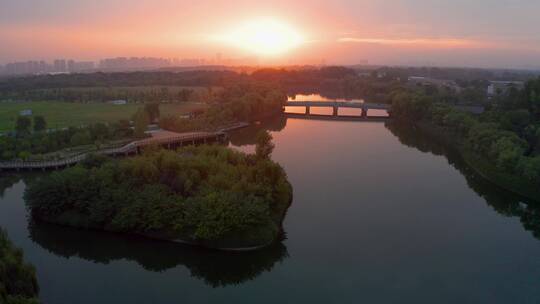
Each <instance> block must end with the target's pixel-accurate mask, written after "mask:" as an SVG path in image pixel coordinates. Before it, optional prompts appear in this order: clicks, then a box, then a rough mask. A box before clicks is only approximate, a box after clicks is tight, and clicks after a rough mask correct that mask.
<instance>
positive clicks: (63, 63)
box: [0, 59, 95, 75]
mask: <svg viewBox="0 0 540 304" xmlns="http://www.w3.org/2000/svg"><path fill="white" fill-rule="evenodd" d="M94 69H95V64H94V62H93V61H74V60H65V59H57V60H54V61H53V62H52V63H48V62H45V61H43V60H40V61H22V62H13V63H8V64H6V65H4V66H2V65H0V74H3V75H35V74H58V73H81V72H88V71H92V70H94Z"/></svg>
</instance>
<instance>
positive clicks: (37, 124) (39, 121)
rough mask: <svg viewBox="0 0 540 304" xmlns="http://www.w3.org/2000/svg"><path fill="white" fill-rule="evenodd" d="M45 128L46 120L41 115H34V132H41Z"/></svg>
mask: <svg viewBox="0 0 540 304" xmlns="http://www.w3.org/2000/svg"><path fill="white" fill-rule="evenodd" d="M45 130H47V121H46V120H45V117H43V116H41V115H36V116H34V132H42V131H45Z"/></svg>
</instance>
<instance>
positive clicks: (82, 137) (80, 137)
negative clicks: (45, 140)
mask: <svg viewBox="0 0 540 304" xmlns="http://www.w3.org/2000/svg"><path fill="white" fill-rule="evenodd" d="M91 142H92V139H91V137H90V134H89V132H88V131H84V130H83V131H79V132H77V133H75V134H73V136H72V137H71V140H70V143H71V144H72V145H73V146H82V145H87V144H90V143H91Z"/></svg>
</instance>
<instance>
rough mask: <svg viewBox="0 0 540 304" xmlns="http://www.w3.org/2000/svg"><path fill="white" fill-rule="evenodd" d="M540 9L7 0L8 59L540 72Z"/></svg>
mask: <svg viewBox="0 0 540 304" xmlns="http://www.w3.org/2000/svg"><path fill="white" fill-rule="evenodd" d="M539 10H540V3H538V2H535V1H533V0H520V1H504V0H495V1H488V0H481V1H475V2H474V3H471V2H470V1H465V0H458V1H453V2H451V3H449V2H445V1H441V0H436V1H427V0H396V1H392V2H391V3H388V2H386V3H378V2H375V1H367V0H360V1H352V0H340V1H334V2H329V1H320V0H315V1H307V0H306V1H296V2H294V3H291V2H290V1H284V0H283V1H282V0H279V1H274V2H272V3H260V2H257V3H252V2H249V1H239V0H237V1H223V0H215V1H207V0H203V1H199V2H198V3H197V4H194V3H191V2H188V1H170V0H159V1H146V0H143V1H137V2H134V3H133V2H130V1H126V0H114V1H108V2H107V3H104V2H101V1H86V0H84V1H78V2H77V4H76V5H75V4H74V3H72V2H71V1H67V0H52V1H47V2H46V3H45V2H38V3H35V1H29V0H21V1H13V0H7V1H5V3H4V5H3V10H2V11H0V44H2V45H9V47H8V48H5V49H4V50H3V51H2V52H1V53H0V64H6V63H8V62H14V61H27V60H32V59H34V58H36V59H40V60H47V61H52V60H54V59H56V58H78V60H82V61H98V60H99V59H101V58H107V57H111V58H114V57H161V58H211V57H213V56H214V54H216V53H222V54H224V56H227V57H229V58H250V59H251V62H250V63H251V64H262V65H274V64H275V65H290V64H293V65H295V64H298V65H303V64H317V63H320V62H322V61H326V62H327V63H328V64H336V65H342V64H344V65H350V64H356V63H358V62H361V61H364V60H369V62H370V63H372V64H388V65H412V66H418V65H425V66H435V65H436V66H459V67H463V66H474V67H481V68H539V67H540V64H538V63H537V62H540V34H539V33H538V32H537V31H536V30H535V29H536V28H537V25H538V22H537V18H536V14H535V12H537V11H539ZM143 21H144V22H143ZM261 35H262V36H261ZM248 62H249V60H248Z"/></svg>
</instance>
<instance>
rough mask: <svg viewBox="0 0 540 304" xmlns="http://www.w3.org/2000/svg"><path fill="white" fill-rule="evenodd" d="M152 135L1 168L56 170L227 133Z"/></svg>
mask: <svg viewBox="0 0 540 304" xmlns="http://www.w3.org/2000/svg"><path fill="white" fill-rule="evenodd" d="M151 135H152V137H150V138H145V139H142V140H137V141H133V142H131V143H128V144H126V145H121V146H117V147H110V148H107V149H103V150H98V151H92V152H86V153H81V154H77V155H74V156H70V157H66V158H62V159H58V160H46V161H24V160H13V161H6V162H0V170H56V169H61V168H65V167H69V166H73V165H76V164H78V163H79V162H81V161H83V160H84V159H85V158H86V157H87V156H88V155H90V154H100V155H107V156H128V155H135V154H139V153H141V151H142V150H143V149H144V148H145V147H148V146H160V147H163V148H167V149H176V148H178V147H181V146H185V145H196V144H206V143H214V142H223V141H224V140H225V138H226V137H227V134H226V133H225V132H222V131H218V132H188V133H175V132H170V131H158V132H154V133H151Z"/></svg>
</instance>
